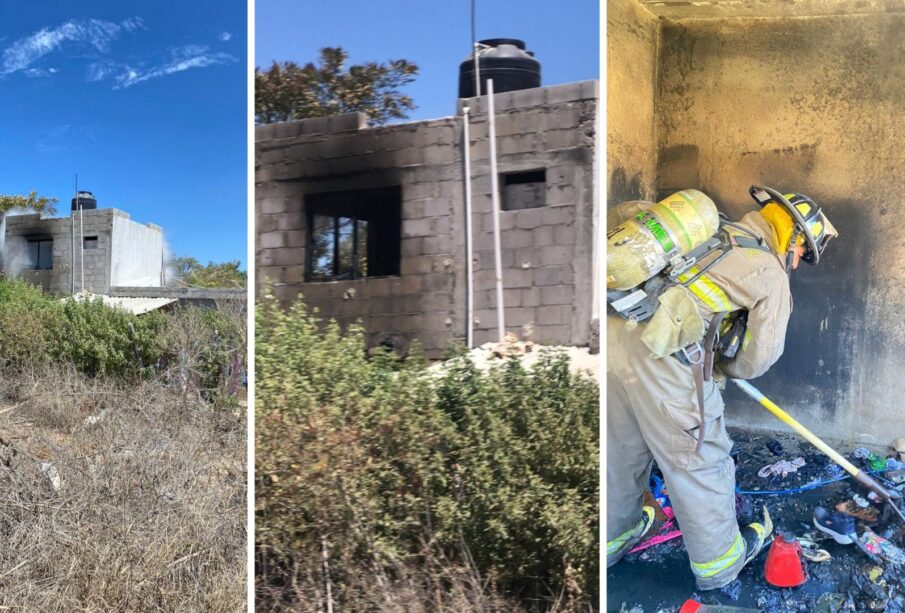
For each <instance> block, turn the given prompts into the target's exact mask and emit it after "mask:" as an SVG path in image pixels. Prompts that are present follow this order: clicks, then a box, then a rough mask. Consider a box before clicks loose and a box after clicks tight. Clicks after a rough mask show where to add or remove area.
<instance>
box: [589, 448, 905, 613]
mask: <svg viewBox="0 0 905 613" xmlns="http://www.w3.org/2000/svg"><path fill="white" fill-rule="evenodd" d="M732 437H733V440H734V441H735V448H734V450H733V455H734V456H735V457H736V463H737V470H736V488H737V490H738V491H740V492H744V493H741V494H739V495H738V496H737V501H738V508H739V521H740V523H742V524H745V523H747V522H748V521H751V515H750V514H751V512H752V509H753V508H759V507H760V506H762V505H764V504H766V505H767V507H768V508H769V510H770V514H771V516H772V518H773V522H774V525H775V533H780V532H790V533H792V534H794V535H796V536H798V537H801V536H803V535H805V534H807V533H814V532H816V531H815V530H814V526H813V523H812V517H813V511H814V508H815V507H816V506H818V505H821V506H824V507H826V508H830V509H832V508H833V507H834V506H835V505H836V504H837V503H839V502H842V501H845V500H847V499H851V498H852V496H853V495H854V494H855V493H860V494H861V495H862V496H864V495H865V494H866V492H864V491H863V490H861V488H856V486H854V485H853V484H852V482H851V480H850V479H844V478H843V479H842V480H838V481H834V482H832V483H826V484H823V485H820V486H818V487H815V488H814V489H808V490H806V491H802V492H786V493H783V494H769V493H768V492H775V491H786V490H795V489H798V488H807V487H811V486H813V485H815V484H817V483H824V482H827V481H832V480H833V479H836V478H838V477H836V476H835V475H836V474H838V472H837V471H838V467H836V466H835V465H834V464H833V463H832V462H830V461H829V460H826V459H825V458H824V456H822V455H821V454H820V453H818V452H817V450H816V449H815V448H814V447H812V446H811V445H809V444H808V443H805V442H800V441H799V439H798V438H797V437H795V436H794V435H790V434H776V433H770V434H767V433H762V432H751V431H739V430H733V431H732ZM771 439H774V440H776V441H778V442H779V443H780V445H781V446H782V448H783V451H784V454H783V455H782V456H777V455H775V454H774V453H773V452H772V451H771V450H770V449H769V447H768V446H767V443H768V441H770V440H771ZM771 444H772V443H771ZM838 449H839V451H840V452H841V453H843V454H845V455H847V457H849V458H850V459H852V451H853V446H848V447H842V448H838ZM892 454H893V453H892V450H890V451H889V455H890V456H892ZM797 457H803V458H804V460H805V462H806V464H805V465H804V466H803V467H802V468H801V469H799V471H798V472H797V473H792V474H790V475H788V476H786V477H780V476H776V477H767V478H761V477H758V475H757V473H758V471H759V470H760V468H761V467H763V466H765V465H766V464H771V463H773V462H776V461H777V460H780V459H787V460H792V459H794V458H797ZM852 461H853V462H854V463H855V464H856V465H858V466H863V467H867V463H866V461H865V460H861V459H853V460H852ZM655 472H656V467H655ZM884 474H886V473H881V475H884ZM891 485H892V484H891ZM666 486H667V490H668V483H667V484H666ZM873 506H875V507H876V506H877V505H873ZM878 510H882V509H880V508H879V507H878ZM889 515H890V512H889V511H886V512H885V513H881V515H880V517H879V519H878V520H877V521H876V522H875V523H874V524H871V525H870V527H871V528H872V529H873V530H874V531H875V532H877V533H880V534H882V533H884V532H885V533H886V534H888V535H890V536H891V537H892V538H894V542H895V543H896V544H897V545H899V546H903V545H905V539H903V538H901V537H898V538H896V536H894V535H892V534H890V533H891V532H894V531H895V530H896V529H897V528H898V527H899V525H898V523H897V520H895V519H893V518H892V517H889ZM864 525H865V524H864V523H862V522H860V521H859V522H858V533H859V534H860V533H861V530H862V528H863V527H864ZM816 534H817V535H820V537H825V535H823V534H822V533H820V532H816ZM818 545H819V547H820V548H823V549H825V550H826V551H827V552H828V553H829V554H830V555H831V556H832V559H831V560H829V561H825V562H808V563H807V572H808V576H809V578H808V581H807V583H805V584H804V585H802V586H800V587H797V588H791V589H777V588H774V587H772V586H770V585H769V584H768V583H767V582H766V580H765V579H764V561H765V560H766V557H767V555H766V553H762V554H761V555H760V556H759V557H758V558H757V559H756V560H755V561H754V562H753V563H751V564H749V565H748V567H746V568H745V569H744V570H743V571H742V573H741V574H740V575H739V577H738V581H737V583H735V584H733V585H731V586H730V589H727V590H724V591H719V590H717V591H711V592H696V589H695V584H694V579H693V577H692V574H691V570H690V568H689V566H688V558H687V555H686V552H685V547H684V545H683V544H682V540H681V538H678V539H676V540H673V541H669V542H666V543H662V544H660V545H656V546H654V547H651V548H649V549H647V550H645V551H640V552H637V553H633V554H629V555H628V556H626V557H625V558H624V559H623V560H622V561H621V562H620V563H618V564H616V565H615V566H614V567H613V568H610V569H608V571H607V603H606V610H607V611H614V612H618V611H627V612H628V611H630V612H631V613H642V612H647V613H653V612H655V611H656V612H674V611H678V609H679V607H680V606H681V605H682V603H683V602H685V600H686V599H689V598H696V599H697V600H699V601H701V602H703V603H705V604H722V605H727V606H735V607H749V608H754V609H760V610H762V611H765V612H766V613H785V612H791V611H822V612H836V611H889V612H897V611H905V570H903V569H900V568H895V567H893V566H891V565H885V566H884V565H880V567H881V570H882V574H881V572H880V570H877V566H878V565H877V564H876V563H875V562H874V561H872V560H871V559H870V558H868V556H867V555H866V554H865V553H864V552H862V551H861V550H860V549H858V548H857V547H856V546H855V545H839V544H837V543H835V542H834V541H833V540H832V539H830V538H829V537H826V538H825V539H823V540H819V542H818Z"/></svg>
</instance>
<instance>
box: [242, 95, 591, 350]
mask: <svg viewBox="0 0 905 613" xmlns="http://www.w3.org/2000/svg"><path fill="white" fill-rule="evenodd" d="M597 99H598V92H597V83H596V82H594V81H584V82H577V83H569V84H565V85H556V86H550V87H541V88H533V89H527V90H520V91H513V92H505V93H501V94H497V95H496V96H495V97H494V100H495V110H496V135H497V148H498V172H499V173H500V174H501V175H507V176H508V175H510V174H511V173H527V174H534V173H537V172H540V173H541V174H542V175H543V176H544V180H543V182H542V186H540V187H538V186H537V185H535V186H534V188H533V189H537V190H540V192H541V194H540V195H541V203H542V206H538V207H536V208H522V209H518V210H504V211H502V212H501V214H500V228H501V256H500V259H501V265H502V278H503V287H504V303H505V305H506V328H507V330H508V331H511V332H514V333H516V334H523V333H524V329H525V328H530V329H531V330H532V338H533V339H534V340H536V341H540V342H545V343H554V344H571V345H588V344H590V343H591V342H592V333H591V325H592V324H591V322H592V320H593V319H594V318H595V317H594V312H593V310H592V304H593V302H592V297H593V292H594V289H593V273H592V260H593V231H594V227H595V216H596V206H595V200H594V171H595V138H596V136H597V134H596V130H597V124H596V111H597ZM485 104H486V97H483V98H480V99H467V100H460V101H459V110H460V114H459V115H457V116H455V117H446V118H442V119H436V120H431V121H418V122H410V123H401V124H396V125H391V126H384V127H378V128H369V127H367V125H366V121H365V119H366V118H364V117H358V116H356V115H340V116H336V117H331V118H317V119H306V120H302V121H298V122H287V123H281V124H271V125H264V126H257V128H256V143H255V145H256V172H255V176H256V182H257V185H256V189H255V199H256V207H257V208H256V215H257V222H256V228H255V230H256V233H257V242H256V260H257V266H258V269H257V270H258V273H259V276H258V279H259V281H261V282H264V283H267V284H269V285H270V289H271V290H272V291H273V293H274V295H275V296H276V297H277V298H278V299H279V300H281V301H282V302H284V303H289V302H291V301H293V300H295V299H297V298H299V297H300V296H303V297H304V300H305V301H306V303H307V304H308V305H309V306H311V307H316V308H317V309H318V310H319V312H320V313H321V315H323V316H325V317H329V318H333V319H336V320H337V321H339V322H340V323H342V324H343V325H346V324H349V323H352V322H355V321H361V322H362V323H363V325H364V327H365V330H366V331H367V333H368V341H369V343H370V344H372V345H380V344H391V345H394V346H397V347H400V348H403V347H404V346H406V345H407V344H408V343H409V342H411V341H414V340H418V341H419V342H420V343H421V344H422V346H423V347H424V349H425V352H426V353H427V355H428V356H429V357H431V358H438V357H441V356H442V354H443V351H444V349H445V347H446V346H447V345H448V344H449V343H450V341H454V340H461V339H463V338H464V337H465V333H466V325H467V323H468V322H467V315H466V311H465V305H466V257H465V235H466V233H465V210H464V209H465V204H464V181H463V178H464V175H463V158H462V150H463V147H462V140H463V138H464V135H463V127H464V116H463V114H461V112H462V110H463V107H464V106H465V105H469V107H470V121H469V126H470V133H469V138H470V152H471V173H472V174H471V176H472V191H473V194H472V196H473V198H472V204H473V212H472V224H473V227H472V237H473V248H474V308H475V311H474V330H475V336H474V341H475V343H476V344H481V343H484V342H487V341H490V340H495V339H496V338H497V331H496V310H495V307H496V292H495V279H496V274H495V272H494V247H493V232H492V230H493V215H492V196H491V193H492V190H491V174H490V161H489V144H488V143H489V140H488V122H487V108H486V106H485ZM530 187H531V186H526V185H516V186H515V191H516V192H518V190H519V189H520V188H521V189H528V188H530ZM380 188H393V189H396V190H398V199H399V205H400V209H399V216H400V218H401V219H400V228H399V230H400V232H399V237H397V238H396V241H397V242H398V246H397V248H398V250H399V257H398V261H399V268H398V271H395V272H388V273H386V274H384V275H382V276H377V275H375V276H371V277H365V278H358V279H340V278H339V277H338V276H337V277H335V280H332V281H330V280H315V279H313V278H311V275H310V270H308V268H309V266H307V264H308V262H307V261H306V258H307V257H308V254H307V251H309V250H306V247H308V246H309V245H308V241H309V240H310V239H311V238H312V237H313V235H312V233H311V232H309V229H308V224H309V222H310V220H311V217H310V216H309V213H312V212H313V211H314V209H313V208H312V207H315V206H317V204H316V203H314V202H313V200H314V199H317V198H327V197H331V195H332V197H336V198H338V199H341V198H342V194H343V192H348V191H349V190H374V189H380ZM510 193H512V192H510ZM505 195H506V191H505V190H504V200H505ZM377 206H378V205H375V204H373V203H371V204H369V205H368V207H369V209H373V208H375V207H377ZM380 206H383V205H382V204H381V205H380ZM312 260H313V261H315V260H314V258H312Z"/></svg>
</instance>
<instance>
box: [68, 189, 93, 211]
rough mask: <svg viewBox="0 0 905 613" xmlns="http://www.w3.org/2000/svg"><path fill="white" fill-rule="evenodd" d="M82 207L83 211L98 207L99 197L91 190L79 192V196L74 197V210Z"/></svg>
mask: <svg viewBox="0 0 905 613" xmlns="http://www.w3.org/2000/svg"><path fill="white" fill-rule="evenodd" d="M79 208H81V209H82V210H83V211H87V210H88V209H96V208H97V199H96V198H95V197H94V194H92V193H91V192H79V193H78V198H73V199H72V210H73V211H78V210H79Z"/></svg>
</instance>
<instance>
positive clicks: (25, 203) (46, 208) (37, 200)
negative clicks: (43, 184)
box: [0, 191, 59, 215]
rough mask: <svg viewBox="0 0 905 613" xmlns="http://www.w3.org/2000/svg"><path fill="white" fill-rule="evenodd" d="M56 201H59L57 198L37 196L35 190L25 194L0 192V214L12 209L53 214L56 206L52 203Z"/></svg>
mask: <svg viewBox="0 0 905 613" xmlns="http://www.w3.org/2000/svg"><path fill="white" fill-rule="evenodd" d="M57 202H59V199H58V198H47V197H45V196H39V195H38V192H36V191H32V192H31V193H30V194H28V195H27V196H10V195H5V194H0V215H3V214H4V213H6V212H8V211H10V210H12V209H34V210H35V211H38V212H39V213H47V214H48V215H53V214H54V213H56V207H55V206H54V205H55V204H56V203H57Z"/></svg>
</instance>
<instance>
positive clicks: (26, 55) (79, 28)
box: [0, 17, 144, 76]
mask: <svg viewBox="0 0 905 613" xmlns="http://www.w3.org/2000/svg"><path fill="white" fill-rule="evenodd" d="M141 28H144V23H143V22H142V20H141V18H140V17H132V18H129V19H126V20H125V21H123V22H121V23H114V22H111V21H102V20H100V19H74V20H72V21H67V22H66V23H64V24H62V25H59V26H56V27H54V28H47V27H45V28H41V29H40V30H38V31H37V32H35V33H34V34H32V35H30V36H26V37H25V38H20V39H19V40H17V41H16V42H14V43H13V44H11V45H9V46H8V47H7V48H6V49H4V50H3V52H2V54H0V76H3V75H8V74H12V73H14V72H18V71H24V70H27V69H29V67H30V66H31V64H33V63H34V62H36V61H37V60H39V59H41V58H42V57H44V56H45V55H47V54H49V53H52V52H54V51H56V50H57V49H59V48H60V47H61V46H63V44H65V43H72V44H75V45H89V46H92V47H94V48H95V49H97V50H98V51H100V52H102V53H105V52H107V51H108V50H109V47H110V43H111V42H112V41H114V40H116V39H117V38H118V37H119V35H120V34H121V33H122V32H124V31H125V32H133V31H135V30H138V29H141Z"/></svg>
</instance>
